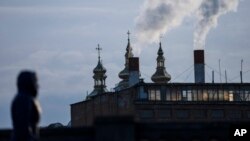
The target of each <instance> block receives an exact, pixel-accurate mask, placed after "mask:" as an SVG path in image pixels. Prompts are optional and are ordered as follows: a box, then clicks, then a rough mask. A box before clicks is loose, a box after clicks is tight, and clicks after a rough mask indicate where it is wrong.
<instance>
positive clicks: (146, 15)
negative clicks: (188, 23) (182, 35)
mask: <svg viewBox="0 0 250 141" xmlns="http://www.w3.org/2000/svg"><path fill="white" fill-rule="evenodd" d="M200 4H201V0H146V1H145V3H144V5H143V6H142V9H141V11H140V14H139V16H138V17H137V18H136V37H137V40H138V42H142V43H152V42H157V41H159V37H160V35H161V34H165V33H166V32H168V31H169V30H171V29H173V28H174V27H177V26H179V25H180V24H181V23H182V21H183V19H184V18H185V17H186V16H188V15H190V14H191V13H192V12H193V11H194V10H196V9H197V8H198V7H199V6H200Z"/></svg>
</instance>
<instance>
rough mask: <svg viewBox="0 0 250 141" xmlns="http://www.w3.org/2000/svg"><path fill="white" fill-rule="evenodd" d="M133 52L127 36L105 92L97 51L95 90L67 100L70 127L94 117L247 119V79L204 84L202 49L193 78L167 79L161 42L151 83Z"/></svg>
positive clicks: (189, 120) (249, 94) (249, 111)
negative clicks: (121, 61)
mask: <svg viewBox="0 0 250 141" xmlns="http://www.w3.org/2000/svg"><path fill="white" fill-rule="evenodd" d="M128 35H129V33H128ZM97 49H98V51H100V48H99V47H98V48H97ZM133 56H134V55H133V53H132V47H131V45H130V40H129V37H128V45H127V48H126V54H125V68H124V69H123V70H122V71H121V72H120V73H119V77H120V78H121V79H122V80H121V81H120V82H119V84H118V85H117V86H116V87H115V88H114V90H115V91H113V92H108V91H107V89H106V85H105V79H106V75H105V73H106V69H105V68H104V67H103V65H102V63H101V61H100V54H99V57H98V64H97V66H96V68H95V69H94V71H93V72H94V76H93V78H94V82H95V85H94V90H93V91H92V92H91V93H90V95H88V96H87V98H86V100H84V101H80V102H78V103H74V104H71V124H72V126H73V127H77V126H86V125H87V126H90V125H93V122H94V120H95V118H96V117H108V116H132V117H134V120H135V121H137V122H139V123H140V122H143V123H144V122H150V123H152V122H154V123H158V122H161V123H162V122H175V123H176V122H180V123H182V122H186V123H193V122H199V123H201V122H202V123H209V122H217V121H218V122H220V121H228V122H231V121H232V122H237V121H241V122H244V121H245V122H248V121H250V83H205V63H204V51H203V50H195V51H194V69H195V71H194V74H195V83H168V81H169V80H170V79H171V76H170V74H168V72H167V71H166V68H165V58H164V55H163V51H162V46H161V43H160V44H159V50H158V57H157V59H156V60H157V68H156V72H155V73H154V74H153V75H152V77H151V79H152V81H153V83H146V82H144V81H143V79H140V70H139V58H137V57H133Z"/></svg>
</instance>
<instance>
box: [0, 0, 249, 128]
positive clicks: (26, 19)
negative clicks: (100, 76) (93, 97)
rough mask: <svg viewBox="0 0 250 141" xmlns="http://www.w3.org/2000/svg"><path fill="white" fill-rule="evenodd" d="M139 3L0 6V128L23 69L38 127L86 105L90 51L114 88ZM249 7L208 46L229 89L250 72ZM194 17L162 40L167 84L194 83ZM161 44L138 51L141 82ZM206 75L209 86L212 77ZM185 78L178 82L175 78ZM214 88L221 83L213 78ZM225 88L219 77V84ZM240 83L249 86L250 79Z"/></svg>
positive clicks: (229, 18)
mask: <svg viewBox="0 0 250 141" xmlns="http://www.w3.org/2000/svg"><path fill="white" fill-rule="evenodd" d="M143 3H144V1H143V0H138V1H135V0H120V1H117V0H106V1H97V0H92V1H82V0H71V1H68V0H54V1H51V0H43V1H39V2H38V1H32V0H22V1H20V0H12V1H3V0H2V1H0V78H1V79H0V93H1V94H0V115H1V118H0V128H10V127H11V119H10V112H9V111H10V104H11V100H12V98H13V97H14V95H15V93H16V85H15V83H16V82H15V81H16V76H17V74H18V73H19V71H20V70H22V69H32V70H35V71H36V72H37V74H38V77H39V85H40V90H39V100H40V103H41V106H42V109H43V113H42V117H41V118H42V119H41V124H40V125H41V126H47V125H48V124H50V123H54V122H61V123H63V124H67V123H68V122H69V121H70V104H72V103H75V102H79V101H81V100H83V99H85V96H86V92H87V91H88V92H91V91H92V90H93V79H92V76H93V72H92V71H93V68H94V67H95V66H96V64H97V52H96V50H95V48H96V47H97V44H98V43H99V44H100V45H101V47H102V52H101V58H102V60H103V64H104V66H105V67H106V69H107V76H108V77H107V79H106V82H107V86H108V88H109V89H110V88H113V87H114V86H115V84H117V83H118V82H119V78H118V73H119V72H120V71H121V70H122V69H123V68H124V63H125V62H124V54H125V48H126V45H127V34H126V32H127V30H128V29H129V30H130V31H131V33H132V35H131V43H132V46H133V43H134V42H135V40H136V39H135V37H134V35H133V32H134V30H135V29H134V28H135V18H136V17H137V16H138V14H139V10H140V7H141V5H142V4H143ZM249 6H250V1H247V0H245V1H241V2H240V3H239V7H238V11H237V12H231V13H228V14H226V15H223V16H221V17H220V19H219V21H218V26H217V27H216V28H215V29H212V31H211V32H210V33H209V34H208V37H207V40H206V46H205V59H206V60H205V61H206V64H207V66H209V67H211V68H213V69H215V70H216V71H218V60H219V59H221V70H222V73H223V74H224V71H225V69H226V70H227V74H228V79H229V80H228V81H229V82H239V81H240V78H239V71H240V61H241V59H244V62H243V64H244V66H243V72H246V71H248V70H250V55H249V52H250V48H249V44H250V40H249V37H250V19H249V18H248V17H249V13H250V9H249ZM194 27H195V20H194V18H193V17H189V18H186V19H184V22H183V24H182V25H181V26H179V27H177V28H175V29H172V30H171V31H170V32H168V33H167V34H166V35H164V38H163V39H162V45H163V50H164V55H165V58H166V62H165V64H166V68H167V71H168V72H169V73H170V74H171V76H172V82H193V69H189V70H188V71H187V72H185V73H183V74H182V72H184V71H185V70H186V69H188V68H189V67H190V66H192V65H193V58H192V57H193V31H194ZM157 50H158V44H155V43H153V44H148V45H145V47H143V50H142V51H141V53H140V55H137V56H139V57H140V70H141V74H142V77H143V78H144V79H145V81H146V82H151V80H150V77H151V75H152V74H153V73H154V72H155V67H156V52H157ZM209 67H206V81H207V82H211V71H212V69H210V68H209ZM180 74H182V75H180ZM215 77H216V78H215V81H216V82H219V75H218V73H215ZM222 80H223V81H224V80H225V79H224V77H223V76H222ZM243 80H244V81H245V82H249V81H250V72H246V73H244V78H243Z"/></svg>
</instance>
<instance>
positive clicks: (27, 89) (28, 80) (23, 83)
mask: <svg viewBox="0 0 250 141" xmlns="http://www.w3.org/2000/svg"><path fill="white" fill-rule="evenodd" d="M17 88H18V93H25V94H29V95H31V96H34V97H36V96H37V91H38V84H37V77H36V73H35V72H32V71H22V72H20V74H19V75H18V78H17Z"/></svg>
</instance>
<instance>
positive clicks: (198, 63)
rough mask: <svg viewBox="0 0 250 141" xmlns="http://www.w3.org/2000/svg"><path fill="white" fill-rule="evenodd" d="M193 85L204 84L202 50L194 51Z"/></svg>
mask: <svg viewBox="0 0 250 141" xmlns="http://www.w3.org/2000/svg"><path fill="white" fill-rule="evenodd" d="M194 79H195V83H205V62H204V50H194Z"/></svg>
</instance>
